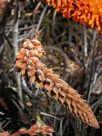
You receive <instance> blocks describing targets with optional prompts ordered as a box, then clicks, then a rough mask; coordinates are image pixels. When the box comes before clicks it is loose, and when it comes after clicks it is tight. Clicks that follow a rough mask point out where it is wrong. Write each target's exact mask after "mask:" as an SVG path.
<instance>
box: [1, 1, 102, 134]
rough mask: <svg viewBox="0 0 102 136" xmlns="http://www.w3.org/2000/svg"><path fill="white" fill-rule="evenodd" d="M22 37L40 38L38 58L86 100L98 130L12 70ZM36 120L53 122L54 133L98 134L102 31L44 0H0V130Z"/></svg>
mask: <svg viewBox="0 0 102 136" xmlns="http://www.w3.org/2000/svg"><path fill="white" fill-rule="evenodd" d="M26 38H29V39H33V38H37V39H39V40H40V41H41V43H42V44H43V45H44V48H45V51H46V55H45V56H44V57H42V61H43V62H44V63H45V64H46V65H47V66H48V67H49V68H52V69H53V70H54V71H55V72H56V73H57V74H59V75H60V76H61V77H62V79H64V80H65V81H66V82H67V83H68V84H70V85H71V86H72V87H73V88H74V89H76V90H77V91H78V93H79V94H81V95H82V97H83V98H85V99H86V100H87V101H88V103H89V104H90V106H91V108H92V110H93V112H94V114H95V116H96V118H97V120H98V122H99V124H100V129H93V128H91V127H89V126H87V125H85V124H83V123H82V122H80V121H79V120H78V119H76V118H74V117H73V115H72V114H70V113H69V112H68V111H66V110H65V109H64V108H63V107H62V106H61V105H60V104H59V103H58V102H56V101H54V100H53V99H51V98H49V97H48V96H47V95H46V92H44V91H43V90H39V89H38V88H35V87H34V88H30V87H29V85H28V84H27V81H26V80H25V79H24V78H21V77H20V75H19V74H17V73H16V69H15V66H14V63H15V57H16V54H17V52H18V50H19V49H20V48H21V46H22V42H23V41H24V39H26ZM36 122H40V123H42V124H43V123H44V124H47V125H49V126H51V127H53V128H54V130H55V132H54V133H53V134H52V136H101V135H102V35H99V34H98V33H97V31H96V30H95V29H90V28H88V27H87V26H83V25H81V24H79V23H76V22H73V21H72V20H68V19H65V18H63V16H62V14H60V13H56V11H55V10H54V9H53V8H52V7H51V6H48V5H47V4H46V3H45V2H44V0H35V1H34V0H0V132H4V131H8V132H9V133H14V132H16V131H17V130H18V129H20V128H22V127H24V128H29V127H30V126H31V125H32V124H34V123H36Z"/></svg>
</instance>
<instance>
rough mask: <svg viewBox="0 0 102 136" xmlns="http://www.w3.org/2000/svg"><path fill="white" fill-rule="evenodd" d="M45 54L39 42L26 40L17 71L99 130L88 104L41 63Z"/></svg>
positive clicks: (18, 60) (17, 64)
mask: <svg viewBox="0 0 102 136" xmlns="http://www.w3.org/2000/svg"><path fill="white" fill-rule="evenodd" d="M44 53H45V52H44V50H43V46H42V44H41V43H40V42H39V41H38V40H35V39H33V40H32V41H30V40H29V39H26V40H25V41H24V43H23V47H22V48H21V50H20V51H19V52H18V54H17V58H16V64H15V66H16V68H17V71H18V72H20V73H21V75H22V76H25V75H26V74H27V76H28V77H29V81H30V83H32V84H33V83H34V82H36V83H37V84H38V86H39V88H40V89H42V88H44V89H45V90H47V94H48V95H49V96H50V97H52V98H54V99H55V100H56V101H59V102H60V103H61V104H62V105H63V106H64V107H65V108H66V109H67V110H69V111H70V112H71V113H73V114H74V115H76V117H78V118H79V119H81V120H82V121H83V122H85V123H87V124H88V125H90V126H92V127H94V128H99V124H98V122H97V120H96V118H95V116H94V114H93V112H92V111H91V108H90V107H89V106H88V104H87V102H86V101H85V100H83V99H82V98H81V96H80V95H79V94H78V93H77V91H76V90H74V89H73V88H72V87H71V86H69V85H68V84H67V83H66V82H65V81H63V80H62V79H60V77H59V76H58V75H56V74H55V73H54V72H53V71H52V70H51V69H48V68H47V66H46V65H45V64H43V63H42V62H41V61H40V59H39V58H40V57H41V56H42V55H44Z"/></svg>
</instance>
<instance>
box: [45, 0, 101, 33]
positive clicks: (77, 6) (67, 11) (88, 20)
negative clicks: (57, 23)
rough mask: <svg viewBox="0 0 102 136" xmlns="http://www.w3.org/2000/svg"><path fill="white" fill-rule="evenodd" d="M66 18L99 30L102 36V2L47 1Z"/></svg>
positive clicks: (81, 0) (97, 0)
mask: <svg viewBox="0 0 102 136" xmlns="http://www.w3.org/2000/svg"><path fill="white" fill-rule="evenodd" d="M46 1H47V3H48V4H49V5H52V6H53V7H54V8H55V9H56V10H57V11H58V12H61V13H62V14H63V16H64V17H66V18H72V19H73V20H74V21H76V22H80V23H81V24H84V25H88V26H91V27H92V28H97V30H98V31H99V32H100V33H101V34H102V0H46Z"/></svg>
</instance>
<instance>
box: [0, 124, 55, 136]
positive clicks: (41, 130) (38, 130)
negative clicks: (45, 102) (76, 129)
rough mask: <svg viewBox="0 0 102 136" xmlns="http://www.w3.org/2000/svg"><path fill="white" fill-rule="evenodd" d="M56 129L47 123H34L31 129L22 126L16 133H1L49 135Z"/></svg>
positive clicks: (14, 135)
mask: <svg viewBox="0 0 102 136" xmlns="http://www.w3.org/2000/svg"><path fill="white" fill-rule="evenodd" d="M53 132H54V129H53V128H52V127H50V126H47V125H42V126H38V125H32V126H31V127H30V128H29V129H25V128H21V129H19V130H18V131H17V132H16V133H13V134H9V133H8V132H3V133H0V136H20V135H22V134H28V135H29V136H35V135H38V134H43V135H47V134H50V133H53Z"/></svg>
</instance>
